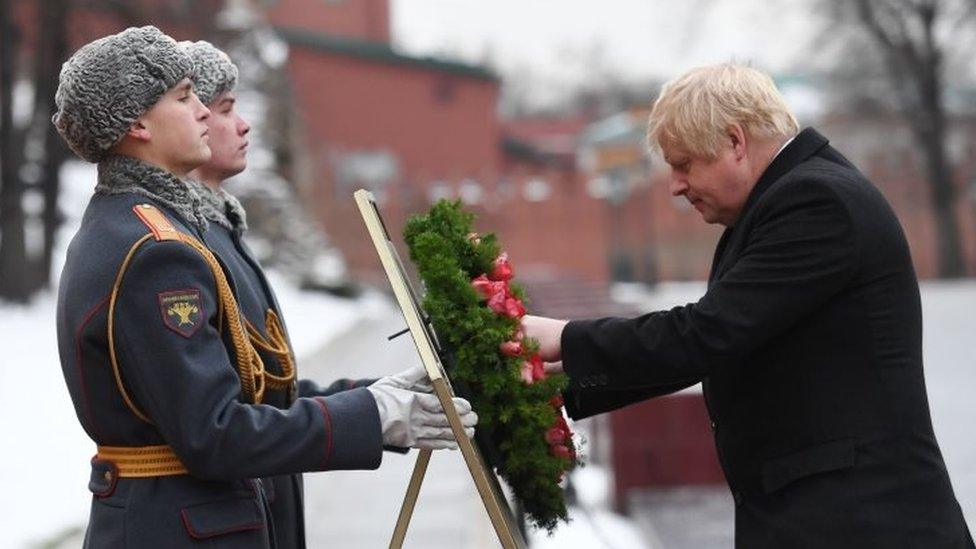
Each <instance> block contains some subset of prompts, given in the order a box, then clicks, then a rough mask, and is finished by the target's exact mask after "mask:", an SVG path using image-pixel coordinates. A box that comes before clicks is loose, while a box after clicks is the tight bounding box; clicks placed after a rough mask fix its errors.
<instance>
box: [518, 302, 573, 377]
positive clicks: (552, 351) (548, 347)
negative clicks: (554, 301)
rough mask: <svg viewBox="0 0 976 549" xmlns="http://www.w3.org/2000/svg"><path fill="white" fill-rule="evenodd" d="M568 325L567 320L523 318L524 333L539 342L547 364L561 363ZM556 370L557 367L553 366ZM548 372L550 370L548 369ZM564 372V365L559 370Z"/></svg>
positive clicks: (528, 316)
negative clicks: (564, 329) (563, 339)
mask: <svg viewBox="0 0 976 549" xmlns="http://www.w3.org/2000/svg"><path fill="white" fill-rule="evenodd" d="M566 324H568V322H567V321H565V320H556V319H554V318H546V317H544V316H532V315H525V316H524V317H522V333H524V334H525V335H526V337H532V338H535V339H537V340H538V341H539V355H541V356H542V360H543V361H545V362H559V361H560V360H562V354H563V353H562V344H561V341H562V337H563V328H565V327H566ZM553 368H555V366H553ZM546 369H547V371H548V370H549V369H550V368H549V367H547V368H546ZM556 371H560V372H561V371H562V364H560V365H559V367H558V370H556Z"/></svg>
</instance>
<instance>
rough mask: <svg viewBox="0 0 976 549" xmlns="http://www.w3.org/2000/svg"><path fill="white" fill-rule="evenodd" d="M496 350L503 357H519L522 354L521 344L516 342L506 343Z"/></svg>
mask: <svg viewBox="0 0 976 549" xmlns="http://www.w3.org/2000/svg"><path fill="white" fill-rule="evenodd" d="M498 349H499V350H500V351H501V352H502V354H503V355H505V356H519V355H521V354H522V343H521V342H518V341H506V342H504V343H502V344H501V345H500V346H499V348H498Z"/></svg>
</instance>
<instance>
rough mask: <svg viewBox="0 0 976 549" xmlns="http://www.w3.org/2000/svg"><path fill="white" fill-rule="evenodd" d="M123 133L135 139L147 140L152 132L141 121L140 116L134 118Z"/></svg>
mask: <svg viewBox="0 0 976 549" xmlns="http://www.w3.org/2000/svg"><path fill="white" fill-rule="evenodd" d="M125 135H126V136H128V137H131V138H132V139H135V140H137V141H149V139H150V138H151V137H152V132H150V131H149V128H148V127H147V126H146V124H145V123H144V122H143V120H142V118H136V120H135V121H134V122H133V123H132V124H130V125H129V129H128V130H126V132H125Z"/></svg>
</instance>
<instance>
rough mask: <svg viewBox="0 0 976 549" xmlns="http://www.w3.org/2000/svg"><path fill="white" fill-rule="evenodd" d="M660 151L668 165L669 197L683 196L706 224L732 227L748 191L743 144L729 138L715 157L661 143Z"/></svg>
mask: <svg viewBox="0 0 976 549" xmlns="http://www.w3.org/2000/svg"><path fill="white" fill-rule="evenodd" d="M661 149H662V152H663V153H664V159H665V161H667V163H668V164H669V165H670V166H671V178H670V181H669V184H668V188H669V190H670V191H671V194H672V195H673V196H683V197H685V198H686V199H687V200H688V202H689V203H691V205H692V206H694V208H695V209H696V210H698V212H699V213H700V214H701V216H702V219H704V220H705V222H706V223H720V224H722V225H725V226H727V227H728V226H732V225H733V224H735V221H736V220H737V219H738V217H739V213H740V212H741V211H742V207H743V206H744V205H745V202H746V199H747V198H748V196H749V190H750V189H751V185H750V184H749V183H750V181H749V179H750V177H751V176H750V173H749V170H748V165H747V164H746V163H744V162H743V161H742V159H743V154H744V150H745V149H744V144H741V143H736V142H735V139H733V138H732V137H730V138H729V140H728V143H726V142H723V144H722V146H721V147H720V148H719V151H718V154H717V155H716V156H715V158H702V157H700V156H696V155H694V154H691V153H689V152H688V151H687V150H685V149H683V148H682V147H680V146H669V145H666V144H662V146H661Z"/></svg>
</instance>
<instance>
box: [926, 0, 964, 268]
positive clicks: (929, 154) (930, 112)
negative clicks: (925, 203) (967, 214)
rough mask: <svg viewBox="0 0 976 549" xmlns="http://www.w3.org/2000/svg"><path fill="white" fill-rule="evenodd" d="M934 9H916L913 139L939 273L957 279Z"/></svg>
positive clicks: (958, 246)
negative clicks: (921, 161) (919, 37)
mask: <svg viewBox="0 0 976 549" xmlns="http://www.w3.org/2000/svg"><path fill="white" fill-rule="evenodd" d="M935 15H936V13H935V8H934V6H933V7H932V8H931V9H926V8H925V7H921V8H919V18H920V19H921V20H922V22H923V25H924V26H923V28H924V29H925V32H924V39H923V43H922V46H921V48H919V49H920V50H921V53H920V56H921V61H922V62H921V63H919V64H918V65H917V66H916V68H915V71H914V72H915V74H914V77H915V78H914V79H915V82H916V84H917V90H918V101H919V104H920V105H921V107H922V108H921V111H922V116H921V118H920V122H921V124H918V127H917V128H916V132H915V134H916V140H917V141H918V142H919V144H920V145H921V146H922V151H923V153H924V155H925V160H926V162H925V163H926V169H927V171H928V179H929V194H930V196H931V197H932V207H933V208H934V209H935V223H936V234H937V236H936V238H937V242H936V245H937V248H936V249H937V250H938V252H939V276H940V277H941V278H958V277H961V276H965V274H966V266H965V264H964V262H963V256H962V243H961V242H960V237H959V222H958V219H957V218H956V207H955V206H956V188H955V185H954V182H953V177H952V168H951V166H950V164H949V159H948V158H947V154H946V133H947V128H946V126H947V124H946V114H945V106H944V105H943V103H942V88H943V86H942V81H941V76H942V55H941V51H940V49H939V47H938V46H937V45H936V43H935V38H934V35H933V32H934V29H933V26H934V24H935Z"/></svg>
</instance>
